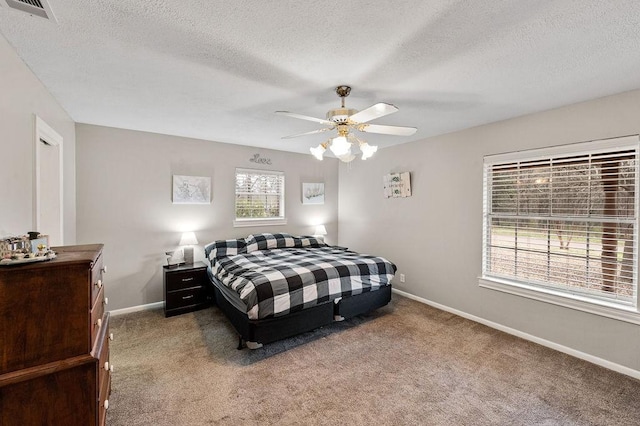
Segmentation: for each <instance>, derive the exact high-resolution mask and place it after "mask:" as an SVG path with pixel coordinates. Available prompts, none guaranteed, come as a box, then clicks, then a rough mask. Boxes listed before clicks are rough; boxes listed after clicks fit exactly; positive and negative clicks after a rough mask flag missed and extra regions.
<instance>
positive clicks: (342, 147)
mask: <svg viewBox="0 0 640 426" xmlns="http://www.w3.org/2000/svg"><path fill="white" fill-rule="evenodd" d="M331 152H333V154H334V155H335V156H336V157H338V158H340V157H341V156H343V155H346V154H350V153H351V143H349V142H348V141H347V138H346V137H344V136H337V137H335V138H333V140H332V141H331Z"/></svg>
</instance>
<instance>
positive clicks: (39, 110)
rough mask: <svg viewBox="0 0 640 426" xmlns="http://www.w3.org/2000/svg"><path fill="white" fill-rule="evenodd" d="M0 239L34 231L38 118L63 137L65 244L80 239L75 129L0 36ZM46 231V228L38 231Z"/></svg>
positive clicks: (69, 119) (66, 115) (67, 116)
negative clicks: (77, 215) (77, 227)
mask: <svg viewBox="0 0 640 426" xmlns="http://www.w3.org/2000/svg"><path fill="white" fill-rule="evenodd" d="M0 76H1V77H2V78H0V132H1V137H0V182H2V183H1V184H0V237H5V236H9V235H21V234H25V233H27V232H28V231H32V230H34V229H33V227H34V214H33V210H34V206H33V197H34V183H33V182H34V134H35V133H34V129H35V124H34V123H35V118H34V117H35V115H36V114H37V115H38V116H39V117H40V118H42V119H43V120H44V121H45V122H46V123H47V124H48V125H50V126H51V127H52V128H53V129H54V130H56V132H58V133H59V134H60V135H61V136H62V137H63V138H64V142H63V146H64V148H63V168H64V171H63V180H64V206H63V208H64V241H65V244H73V243H74V242H75V238H76V231H75V229H76V212H75V192H76V189H75V183H76V178H75V143H76V141H75V124H74V122H73V120H71V118H70V117H69V115H68V114H67V113H66V112H65V111H64V110H63V109H62V107H61V106H60V105H59V104H58V102H57V101H56V100H55V99H54V98H53V96H52V95H51V94H50V93H49V92H48V91H47V89H46V88H45V87H44V86H43V85H42V83H41V82H40V81H39V80H38V79H37V78H36V76H35V75H34V74H33V73H32V72H31V70H29V68H27V66H26V65H25V64H24V62H22V60H21V59H20V57H19V56H18V54H17V53H16V51H15V50H14V49H13V47H11V46H10V45H9V43H8V42H7V40H6V39H5V38H4V37H3V36H1V35H0ZM38 231H40V232H45V233H46V231H47V230H46V229H39V230H38Z"/></svg>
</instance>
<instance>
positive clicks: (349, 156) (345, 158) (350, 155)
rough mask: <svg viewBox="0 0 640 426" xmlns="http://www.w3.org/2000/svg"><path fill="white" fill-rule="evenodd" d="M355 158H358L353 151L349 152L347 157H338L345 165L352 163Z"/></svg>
mask: <svg viewBox="0 0 640 426" xmlns="http://www.w3.org/2000/svg"><path fill="white" fill-rule="evenodd" d="M354 158H356V156H355V155H353V154H352V153H351V151H349V152H347V153H346V154H345V155H341V156H340V157H338V159H339V160H340V161H342V162H343V163H350V162H351V161H353V159H354Z"/></svg>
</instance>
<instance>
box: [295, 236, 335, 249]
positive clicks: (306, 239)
mask: <svg viewBox="0 0 640 426" xmlns="http://www.w3.org/2000/svg"><path fill="white" fill-rule="evenodd" d="M294 239H295V242H296V247H325V246H326V245H327V244H325V242H324V241H323V240H322V239H320V238H316V237H311V236H308V235H305V236H302V237H294Z"/></svg>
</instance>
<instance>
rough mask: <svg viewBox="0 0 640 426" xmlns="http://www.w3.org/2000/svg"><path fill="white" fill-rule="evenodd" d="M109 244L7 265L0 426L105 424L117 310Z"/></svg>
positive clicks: (1, 306) (1, 273) (0, 290)
mask: <svg viewBox="0 0 640 426" xmlns="http://www.w3.org/2000/svg"><path fill="white" fill-rule="evenodd" d="M102 248H103V246H102V244H91V245H80V246H64V247H55V248H53V250H54V251H55V252H56V254H57V258H56V259H53V260H50V261H45V262H35V263H29V264H23V265H15V266H3V267H0V425H2V426H13V425H104V424H105V421H106V410H107V408H108V407H109V400H108V398H109V394H110V392H111V373H112V371H113V366H111V365H110V363H109V342H110V340H111V339H112V338H113V336H112V335H111V334H110V333H109V313H108V312H107V311H106V309H105V305H106V304H107V302H108V301H107V299H106V298H105V297H104V281H103V275H104V274H105V272H106V266H104V265H103V256H102Z"/></svg>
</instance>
